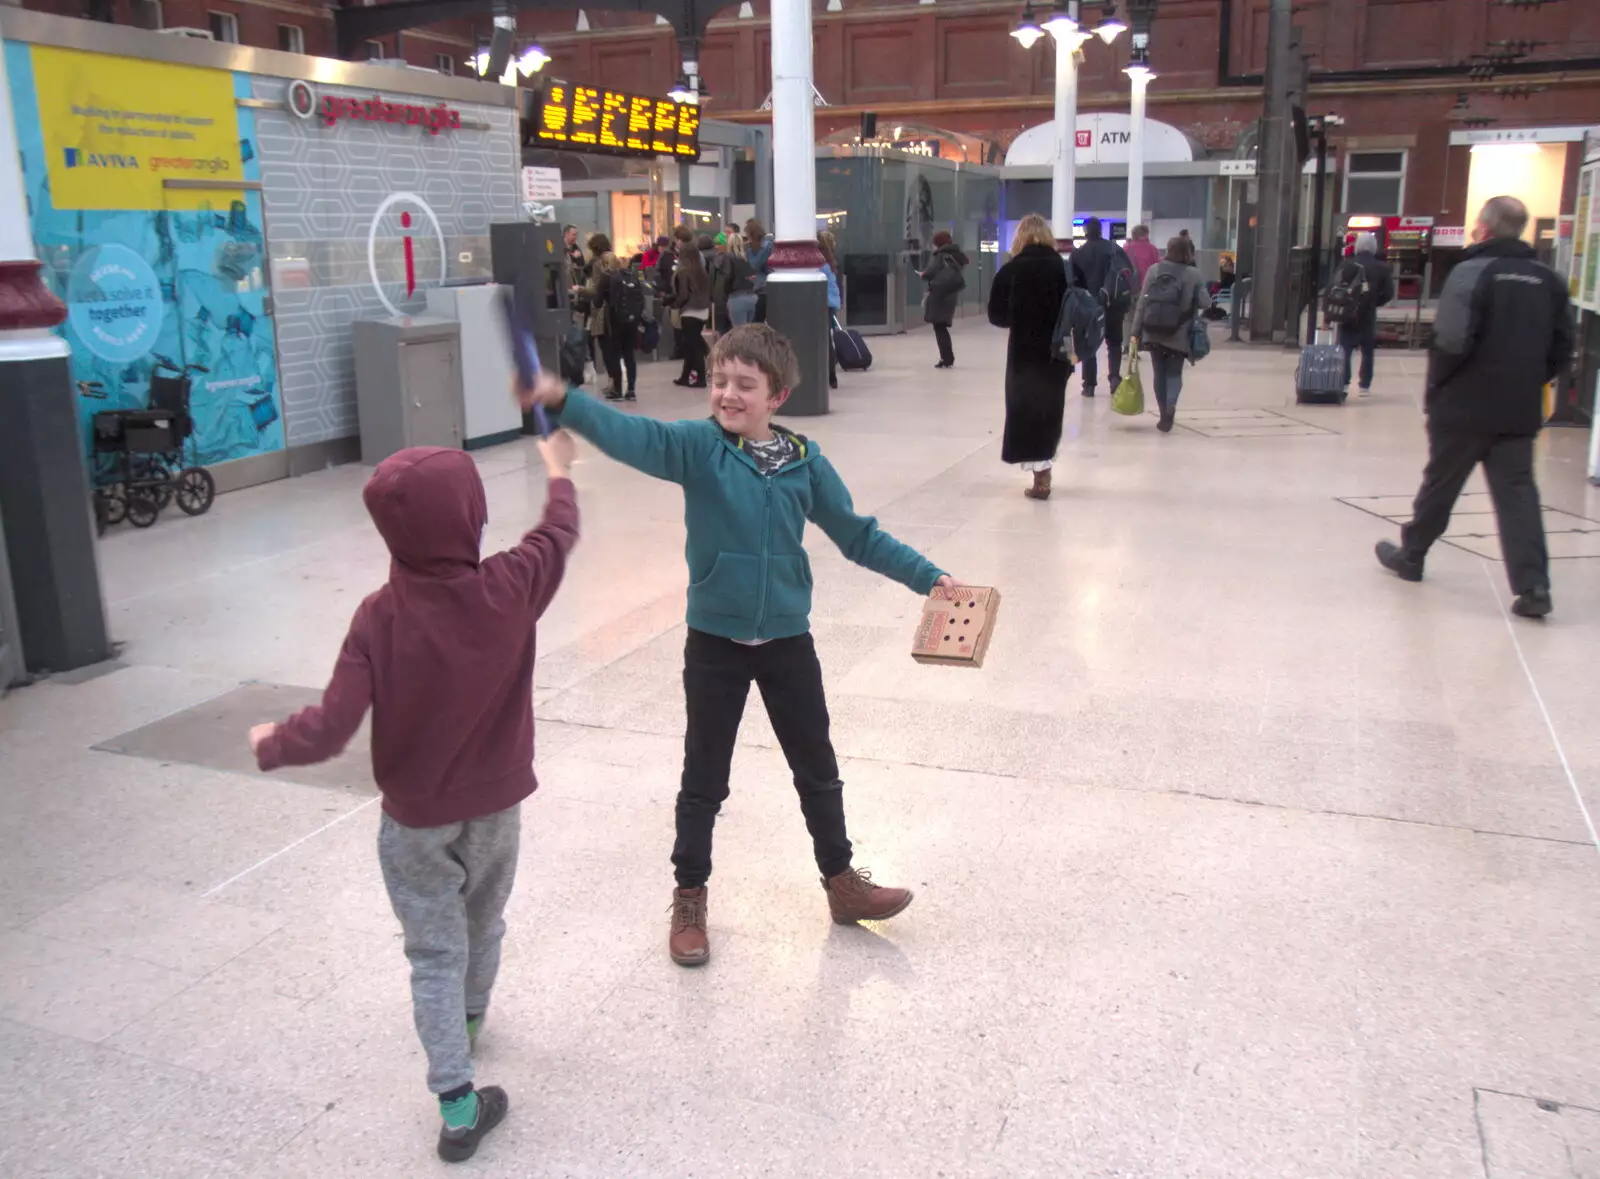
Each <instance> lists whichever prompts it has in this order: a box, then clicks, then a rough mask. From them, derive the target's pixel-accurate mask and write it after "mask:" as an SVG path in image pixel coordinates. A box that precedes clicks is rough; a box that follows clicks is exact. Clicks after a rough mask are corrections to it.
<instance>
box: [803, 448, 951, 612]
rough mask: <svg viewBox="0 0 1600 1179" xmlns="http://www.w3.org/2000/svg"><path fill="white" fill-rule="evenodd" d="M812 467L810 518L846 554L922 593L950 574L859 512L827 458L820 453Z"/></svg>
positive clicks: (858, 562) (924, 593) (892, 579)
mask: <svg viewBox="0 0 1600 1179" xmlns="http://www.w3.org/2000/svg"><path fill="white" fill-rule="evenodd" d="M811 469H812V472H813V475H812V491H813V496H812V501H811V520H812V522H813V523H815V524H816V525H817V527H819V528H821V529H822V531H824V532H826V533H827V534H828V538H829V539H830V540H832V541H833V543H834V544H836V545H838V546H839V551H840V552H842V553H844V555H845V556H847V557H849V558H850V559H851V560H852V561H854V562H855V563H856V564H857V565H861V566H864V567H865V568H867V569H871V570H872V571H873V572H874V573H881V574H882V575H883V576H884V577H887V578H888V579H889V580H890V581H898V582H899V583H900V584H901V585H903V586H905V587H906V588H907V589H910V590H912V591H914V592H916V593H919V594H923V595H926V594H929V593H931V592H932V591H933V587H934V586H935V585H937V584H938V583H939V580H940V579H941V578H945V577H948V576H949V574H947V573H945V572H944V570H942V569H940V568H939V567H938V566H936V565H935V564H933V562H931V561H929V560H928V558H926V557H924V556H923V555H922V554H921V553H919V552H917V551H916V550H915V549H913V548H911V547H910V546H909V545H905V544H902V543H901V542H900V541H898V540H896V539H895V538H894V537H892V536H890V535H889V534H888V533H887V532H885V531H883V529H881V528H879V527H878V522H877V521H876V520H875V519H873V518H872V517H871V516H860V515H857V514H856V508H855V504H854V503H853V502H852V501H851V499H850V490H849V488H847V487H846V486H845V485H844V480H842V479H840V478H839V473H838V472H837V471H835V470H834V469H833V464H832V463H830V462H829V461H828V460H827V459H826V458H823V457H821V456H819V457H818V458H817V460H816V462H815V463H813V464H812V468H811Z"/></svg>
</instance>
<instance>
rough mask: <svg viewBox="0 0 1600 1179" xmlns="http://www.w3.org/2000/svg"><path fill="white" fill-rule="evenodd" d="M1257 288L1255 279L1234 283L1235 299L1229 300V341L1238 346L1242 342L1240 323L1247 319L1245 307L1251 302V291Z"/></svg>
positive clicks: (1240, 280)
mask: <svg viewBox="0 0 1600 1179" xmlns="http://www.w3.org/2000/svg"><path fill="white" fill-rule="evenodd" d="M1254 286H1255V279H1253V278H1239V279H1235V280H1234V283H1233V298H1232V299H1230V300H1229V303H1230V304H1231V306H1230V307H1229V308H1228V339H1229V340H1230V341H1232V342H1233V343H1235V344H1237V343H1239V342H1240V336H1239V321H1240V320H1242V319H1243V318H1244V317H1245V305H1246V304H1247V303H1249V302H1250V291H1251V288H1253V287H1254Z"/></svg>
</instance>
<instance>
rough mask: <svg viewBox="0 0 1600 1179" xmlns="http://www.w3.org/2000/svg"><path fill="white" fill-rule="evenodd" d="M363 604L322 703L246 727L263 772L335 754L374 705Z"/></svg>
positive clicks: (352, 735)
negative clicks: (277, 721) (280, 719)
mask: <svg viewBox="0 0 1600 1179" xmlns="http://www.w3.org/2000/svg"><path fill="white" fill-rule="evenodd" d="M365 613H366V606H365V605H363V606H362V607H361V609H360V610H357V611H356V617H355V621H354V622H352V623H351V624H350V633H349V634H348V635H346V636H345V640H344V646H343V647H342V648H341V649H340V651H339V661H338V662H337V663H336V664H334V667H333V678H332V679H330V680H329V681H328V686H327V688H326V689H325V690H324V691H323V693H322V703H321V704H313V705H312V706H311V707H310V708H303V709H301V710H300V711H299V712H297V713H295V714H294V715H293V716H291V717H290V718H289V719H288V720H286V721H284V722H283V723H282V724H277V725H257V726H256V727H255V728H253V729H251V730H250V748H251V750H252V751H253V752H254V753H255V755H256V765H258V766H259V767H260V768H261V770H262V772H263V773H266V772H270V771H272V770H275V769H277V768H278V767H280V766H308V765H313V764H315V763H316V762H319V761H327V760H328V759H329V758H330V757H337V756H338V755H339V754H340V753H342V752H343V751H344V747H345V746H346V745H348V744H350V738H351V737H354V736H355V735H356V730H357V729H359V728H360V727H361V718H362V717H364V716H366V715H367V709H368V708H370V707H372V665H371V663H370V662H369V661H368V659H367V648H366V638H365V628H364V627H363V625H362V622H363V619H364V617H365Z"/></svg>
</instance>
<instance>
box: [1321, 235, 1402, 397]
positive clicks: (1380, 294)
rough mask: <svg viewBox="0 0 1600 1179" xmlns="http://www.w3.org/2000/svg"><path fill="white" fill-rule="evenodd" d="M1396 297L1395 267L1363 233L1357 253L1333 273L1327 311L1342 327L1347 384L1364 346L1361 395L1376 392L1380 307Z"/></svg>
mask: <svg viewBox="0 0 1600 1179" xmlns="http://www.w3.org/2000/svg"><path fill="white" fill-rule="evenodd" d="M1393 298H1394V270H1393V269H1392V268H1391V267H1390V266H1389V264H1388V263H1387V262H1385V261H1384V260H1383V259H1382V258H1380V257H1378V239H1377V237H1376V236H1375V235H1374V234H1370V233H1363V234H1362V235H1361V236H1360V237H1358V238H1356V249H1355V253H1354V254H1353V255H1352V256H1351V257H1349V258H1346V259H1345V260H1344V261H1343V262H1342V263H1340V265H1339V267H1338V269H1337V270H1335V271H1334V272H1333V281H1332V282H1331V283H1330V284H1329V286H1328V296H1327V299H1326V300H1325V302H1324V308H1323V311H1324V314H1325V315H1326V316H1327V317H1328V322H1329V323H1330V324H1335V325H1337V326H1338V328H1339V346H1340V347H1342V348H1343V349H1344V383H1345V384H1346V385H1348V384H1349V383H1350V359H1351V357H1352V355H1353V354H1354V353H1355V350H1356V349H1357V348H1360V349H1361V372H1360V377H1361V383H1360V387H1361V396H1362V397H1370V396H1371V395H1372V361H1373V353H1374V352H1375V351H1376V350H1377V347H1378V308H1380V307H1382V306H1383V305H1384V304H1385V303H1388V302H1389V301H1390V300H1392V299H1393Z"/></svg>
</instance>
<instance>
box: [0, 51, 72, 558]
mask: <svg viewBox="0 0 1600 1179" xmlns="http://www.w3.org/2000/svg"><path fill="white" fill-rule="evenodd" d="M5 263H13V264H14V263H25V264H31V265H22V266H16V265H5V266H4V267H3V268H4V274H0V285H3V286H7V287H10V288H12V290H11V292H10V293H9V297H8V302H10V303H11V304H12V306H13V307H14V308H17V309H18V310H19V311H20V312H21V314H20V315H18V316H17V317H16V318H14V319H13V320H12V322H11V323H9V324H6V325H3V328H4V330H0V361H7V360H40V359H44V358H47V357H65V356H68V355H69V354H70V350H69V349H68V347H67V342H66V340H64V339H62V338H61V337H60V336H58V335H56V334H55V332H53V331H51V330H50V329H49V327H44V326H26V327H17V326H15V324H16V323H17V322H23V323H29V324H30V325H39V324H43V323H50V324H57V323H60V322H61V321H62V320H63V319H65V318H66V317H67V313H66V308H65V307H62V305H61V303H60V302H59V300H57V299H56V297H55V296H54V295H52V294H51V293H50V291H49V288H48V287H46V286H45V285H44V281H43V279H42V278H41V277H40V275H39V263H38V255H37V254H36V253H34V249H33V222H32V221H31V220H30V219H29V217H28V198H27V186H26V185H25V184H24V183H23V179H22V156H21V154H20V152H19V150H18V148H17V124H16V115H15V113H14V112H13V111H12V109H11V80H10V79H9V78H8V77H7V76H6V58H5V54H4V53H0V264H5ZM63 375H65V374H63ZM0 559H3V556H0Z"/></svg>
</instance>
